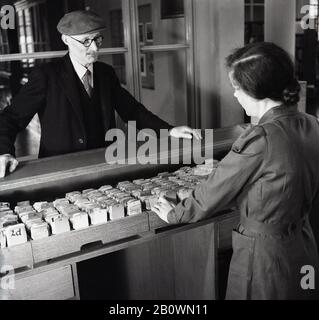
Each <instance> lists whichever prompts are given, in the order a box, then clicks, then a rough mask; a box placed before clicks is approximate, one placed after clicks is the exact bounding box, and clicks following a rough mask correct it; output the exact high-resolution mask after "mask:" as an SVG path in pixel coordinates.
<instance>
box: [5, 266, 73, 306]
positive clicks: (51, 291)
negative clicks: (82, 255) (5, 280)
mask: <svg viewBox="0 0 319 320" xmlns="http://www.w3.org/2000/svg"><path fill="white" fill-rule="evenodd" d="M72 297H74V289H73V280H72V272H71V266H65V267H62V268H59V269H56V270H50V271H47V272H42V273H39V274H36V275H32V276H29V277H24V278H20V279H17V280H16V281H15V289H11V290H10V297H9V299H12V300H14V299H17V300H65V299H70V298H72Z"/></svg>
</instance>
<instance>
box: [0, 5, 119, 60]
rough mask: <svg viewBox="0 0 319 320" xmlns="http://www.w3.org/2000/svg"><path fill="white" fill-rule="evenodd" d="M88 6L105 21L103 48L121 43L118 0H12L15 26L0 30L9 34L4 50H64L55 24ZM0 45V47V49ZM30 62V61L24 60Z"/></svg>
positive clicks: (12, 51) (64, 47) (28, 51)
mask: <svg viewBox="0 0 319 320" xmlns="http://www.w3.org/2000/svg"><path fill="white" fill-rule="evenodd" d="M84 9H91V10H92V11H94V12H96V13H98V14H99V15H100V16H101V17H102V18H103V19H104V20H105V23H106V26H107V28H106V30H105V31H103V32H102V34H103V36H104V41H103V45H102V47H103V48H111V47H123V45H124V32H123V21H122V2H121V1H118V0H113V1H104V0H98V1H96V0H85V1H84V0H81V1H73V0H55V1H49V0H44V1H43V0H34V1H19V2H16V20H15V23H16V28H15V29H13V30H1V33H2V34H4V36H5V37H6V38H9V41H8V47H7V49H6V51H4V53H32V52H40V51H50V50H52V51H56V50H66V49H67V47H66V46H65V45H64V44H63V42H62V40H61V35H60V33H59V32H58V31H57V29H56V26H57V24H58V22H59V20H60V19H61V18H62V17H63V15H64V14H65V13H67V12H70V11H73V10H84ZM1 47H2V45H0V49H1V52H2V50H3V49H2V48H1ZM26 62H28V63H29V65H30V66H33V65H32V63H33V62H34V61H26Z"/></svg>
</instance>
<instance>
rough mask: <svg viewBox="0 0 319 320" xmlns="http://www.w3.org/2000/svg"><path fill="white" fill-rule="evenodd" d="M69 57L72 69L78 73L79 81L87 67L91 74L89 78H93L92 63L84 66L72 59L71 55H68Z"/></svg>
mask: <svg viewBox="0 0 319 320" xmlns="http://www.w3.org/2000/svg"><path fill="white" fill-rule="evenodd" d="M70 59H71V62H72V64H73V67H74V70H75V72H76V74H77V75H78V77H79V78H80V79H81V81H82V78H83V76H84V75H85V73H86V70H87V69H88V70H89V71H90V72H91V75H92V77H91V79H93V63H91V64H90V65H89V66H88V68H86V67H84V66H83V65H82V64H80V63H79V62H77V61H76V60H75V59H73V58H72V56H71V55H70Z"/></svg>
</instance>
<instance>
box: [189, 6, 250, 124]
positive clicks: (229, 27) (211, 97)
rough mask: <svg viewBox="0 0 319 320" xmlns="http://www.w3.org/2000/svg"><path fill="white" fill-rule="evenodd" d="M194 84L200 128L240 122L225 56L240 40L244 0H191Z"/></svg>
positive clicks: (239, 110) (242, 38) (242, 27)
mask: <svg viewBox="0 0 319 320" xmlns="http://www.w3.org/2000/svg"><path fill="white" fill-rule="evenodd" d="M194 4H195V39H196V41H195V54H196V60H195V61H196V86H197V90H198V102H199V113H200V118H201V127H202V128H217V127H227V126H232V125H234V124H238V123H243V122H244V113H243V110H242V108H241V106H240V105H239V104H238V102H237V100H236V99H235V98H234V96H233V89H232V87H231V85H230V84H229V80H228V74H227V70H226V68H225V57H226V56H227V55H228V54H229V53H230V52H231V51H232V50H233V49H234V48H236V47H240V46H242V45H243V44H244V0H215V1H210V0H200V1H195V2H194Z"/></svg>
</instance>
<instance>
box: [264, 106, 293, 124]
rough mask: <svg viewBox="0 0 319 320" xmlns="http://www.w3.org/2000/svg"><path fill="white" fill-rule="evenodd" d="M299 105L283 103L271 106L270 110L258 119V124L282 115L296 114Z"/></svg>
mask: <svg viewBox="0 0 319 320" xmlns="http://www.w3.org/2000/svg"><path fill="white" fill-rule="evenodd" d="M297 112H298V110H297V105H296V104H295V105H292V106H286V105H284V104H281V105H280V106H277V107H274V108H271V109H270V110H268V111H267V112H266V113H265V114H264V115H263V116H262V117H261V118H260V120H259V121H258V124H263V123H265V122H268V121H271V120H274V119H277V118H279V117H281V116H286V115H289V114H294V113H297Z"/></svg>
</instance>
